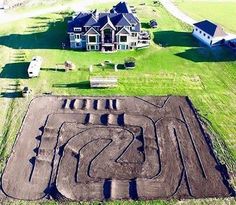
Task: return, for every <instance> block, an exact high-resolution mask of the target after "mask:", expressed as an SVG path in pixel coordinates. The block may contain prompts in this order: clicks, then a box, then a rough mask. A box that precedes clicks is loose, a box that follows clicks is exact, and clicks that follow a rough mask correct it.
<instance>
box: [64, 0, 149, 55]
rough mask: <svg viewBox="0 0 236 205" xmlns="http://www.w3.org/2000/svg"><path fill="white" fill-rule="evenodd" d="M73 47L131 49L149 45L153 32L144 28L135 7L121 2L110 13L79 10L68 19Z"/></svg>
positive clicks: (111, 49) (107, 49) (84, 48)
mask: <svg viewBox="0 0 236 205" xmlns="http://www.w3.org/2000/svg"><path fill="white" fill-rule="evenodd" d="M68 34H69V38H70V47H71V48H73V49H82V50H87V51H91V50H101V51H114V50H127V49H133V48H139V47H145V46H148V45H149V43H150V35H149V33H147V32H144V31H141V23H140V21H139V19H138V18H137V16H136V14H135V10H134V9H133V8H132V7H129V6H128V5H127V3H125V2H120V3H118V4H117V5H116V6H114V7H113V8H112V9H111V10H110V12H106V13H98V12H97V11H96V10H95V11H93V12H87V13H83V12H81V13H79V14H78V15H76V16H75V17H73V19H72V20H70V21H69V22H68Z"/></svg>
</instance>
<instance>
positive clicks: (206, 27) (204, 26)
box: [193, 20, 227, 37]
mask: <svg viewBox="0 0 236 205" xmlns="http://www.w3.org/2000/svg"><path fill="white" fill-rule="evenodd" d="M193 25H194V26H196V27H198V28H199V29H201V30H203V31H204V32H205V33H207V34H209V35H210V36H212V37H221V36H225V35H227V34H226V33H225V32H224V30H223V28H222V27H221V26H219V25H216V24H214V23H212V22H210V21H208V20H205V21H201V22H198V23H195V24H193Z"/></svg>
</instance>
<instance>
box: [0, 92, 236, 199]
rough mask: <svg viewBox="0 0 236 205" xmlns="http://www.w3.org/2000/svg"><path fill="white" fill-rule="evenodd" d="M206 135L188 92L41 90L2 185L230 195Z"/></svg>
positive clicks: (13, 194) (39, 192) (67, 195)
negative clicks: (57, 93)
mask: <svg viewBox="0 0 236 205" xmlns="http://www.w3.org/2000/svg"><path fill="white" fill-rule="evenodd" d="M209 136H210V135H209V133H207V131H206V130H205V128H204V126H203V125H202V123H201V122H200V120H199V118H198V115H197V114H196V112H195V109H194V107H193V105H192V103H191V102H190V100H189V99H188V98H187V97H174V96H167V97H63V96H62V97H60V96H57V97H56V96H51V97H38V98H35V99H34V100H32V102H31V103H30V106H29V109H28V111H27V114H26V116H25V118H24V121H23V124H22V127H21V129H20V131H19V134H18V136H17V140H16V143H15V145H14V147H13V150H12V153H11V156H10V158H9V160H8V162H7V165H6V167H5V169H4V172H3V175H2V187H1V188H2V191H3V193H4V194H5V195H6V196H7V197H9V198H13V199H22V200H40V199H54V200H59V201H63V200H72V201H93V200H98V201H104V200H116V199H133V200H139V199H140V200H141V199H142V200H148V199H172V198H181V199H183V198H206V197H227V196H230V195H232V189H231V187H230V185H229V183H228V181H227V171H226V170H225V169H223V166H222V165H221V164H220V163H219V162H218V160H217V158H216V157H215V155H214V152H213V150H212V147H211V140H210V137H209Z"/></svg>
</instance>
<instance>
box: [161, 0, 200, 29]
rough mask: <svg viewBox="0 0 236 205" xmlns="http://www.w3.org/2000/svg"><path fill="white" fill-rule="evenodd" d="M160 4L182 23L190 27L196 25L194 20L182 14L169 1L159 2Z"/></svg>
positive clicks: (162, 0)
mask: <svg viewBox="0 0 236 205" xmlns="http://www.w3.org/2000/svg"><path fill="white" fill-rule="evenodd" d="M160 2H161V4H162V5H163V6H164V7H165V9H166V10H167V11H168V12H170V13H171V14H172V15H173V16H174V17H176V18H177V19H179V20H181V21H183V22H184V23H186V24H188V25H190V26H192V25H193V24H194V23H196V20H194V19H192V18H191V17H189V16H188V15H186V14H185V13H184V12H182V11H181V10H180V9H179V8H178V7H177V6H175V5H174V3H173V2H172V1H171V0H160Z"/></svg>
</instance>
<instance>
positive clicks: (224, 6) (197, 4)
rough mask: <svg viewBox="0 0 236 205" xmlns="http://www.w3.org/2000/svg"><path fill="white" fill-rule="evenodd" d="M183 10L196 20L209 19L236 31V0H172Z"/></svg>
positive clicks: (227, 29) (229, 30)
mask: <svg viewBox="0 0 236 205" xmlns="http://www.w3.org/2000/svg"><path fill="white" fill-rule="evenodd" d="M172 1H173V2H174V3H175V4H176V5H177V6H178V7H179V8H180V9H181V10H182V11H184V12H185V13H186V14H188V15H189V16H191V17H192V18H194V19H196V20H199V21H200V20H205V19H209V20H211V21H213V22H215V23H218V24H220V25H222V26H223V27H224V28H225V30H226V31H228V32H233V33H236V24H235V19H236V12H235V11H236V0H224V1H215V0H210V1H209V0H201V1H196V0H172Z"/></svg>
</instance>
